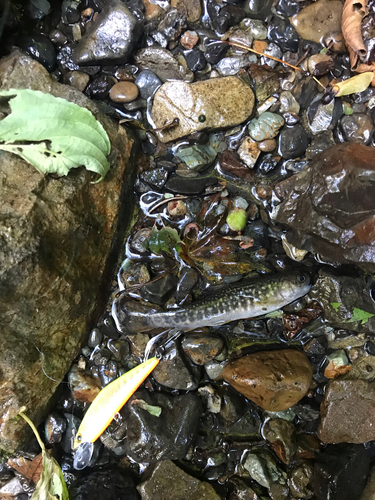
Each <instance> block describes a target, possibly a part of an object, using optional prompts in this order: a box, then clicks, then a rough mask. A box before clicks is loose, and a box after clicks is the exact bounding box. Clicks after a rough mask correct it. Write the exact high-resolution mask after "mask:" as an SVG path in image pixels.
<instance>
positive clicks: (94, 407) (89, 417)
mask: <svg viewBox="0 0 375 500" xmlns="http://www.w3.org/2000/svg"><path fill="white" fill-rule="evenodd" d="M158 363H159V359H157V358H155V357H154V358H150V359H148V360H147V361H145V362H144V363H141V364H140V365H138V366H136V367H135V368H133V369H132V370H130V371H128V372H127V373H124V375H122V376H121V377H119V378H117V379H116V380H114V381H113V382H111V383H110V384H108V385H107V386H106V387H104V388H103V389H102V390H101V391H100V392H99V394H98V395H97V396H96V398H95V399H94V401H93V402H92V403H91V405H90V407H89V409H88V410H87V412H86V414H85V416H84V418H83V420H82V422H81V425H80V426H79V429H78V433H77V435H76V438H75V441H74V445H73V450H76V449H77V448H78V446H79V445H80V444H82V443H93V442H94V441H96V440H97V439H98V437H99V436H101V435H102V434H103V432H104V431H105V430H106V428H107V427H108V426H109V424H110V423H111V422H112V419H113V416H114V415H115V414H116V413H117V412H118V411H120V410H121V408H122V407H123V406H124V404H125V403H126V402H127V400H128V399H129V398H130V396H132V394H134V392H135V391H136V390H137V389H138V387H139V386H140V385H141V384H142V382H144V380H145V379H146V378H147V377H148V376H149V375H150V373H151V372H152V370H153V369H154V368H155V367H156V366H157V364H158Z"/></svg>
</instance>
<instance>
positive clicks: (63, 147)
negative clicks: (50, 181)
mask: <svg viewBox="0 0 375 500" xmlns="http://www.w3.org/2000/svg"><path fill="white" fill-rule="evenodd" d="M1 97H3V98H7V99H9V106H10V109H11V113H10V114H9V115H8V116H6V117H5V118H4V119H3V120H1V121H0V149H2V150H3V151H8V152H10V153H14V154H16V155H18V156H21V157H22V158H23V159H24V160H26V161H28V162H29V163H31V164H32V165H33V166H34V167H35V168H36V169H37V170H39V171H40V172H41V173H44V174H48V173H57V174H59V175H67V174H68V173H69V170H70V169H72V168H77V167H79V166H81V165H84V166H85V167H86V168H87V169H88V170H91V171H92V172H96V173H97V174H99V175H100V179H102V178H103V177H104V176H105V174H106V173H107V172H108V170H109V162H108V160H107V156H108V155H109V153H110V151H111V144H110V141H109V138H108V135H107V132H106V131H105V130H104V128H103V126H102V125H101V124H100V123H99V122H98V121H97V120H96V118H95V117H94V115H93V114H92V113H91V112H90V111H89V110H88V109H86V108H82V107H80V106H78V105H77V104H74V103H72V102H69V101H67V100H65V99H61V98H59V97H54V96H52V95H50V94H45V93H43V92H40V91H38V90H29V89H10V90H2V91H0V98H1Z"/></svg>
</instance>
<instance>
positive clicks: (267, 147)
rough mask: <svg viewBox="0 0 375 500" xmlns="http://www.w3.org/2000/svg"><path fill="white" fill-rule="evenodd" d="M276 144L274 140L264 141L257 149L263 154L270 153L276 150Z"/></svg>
mask: <svg viewBox="0 0 375 500" xmlns="http://www.w3.org/2000/svg"><path fill="white" fill-rule="evenodd" d="M276 146H277V143H276V141H275V139H266V140H264V141H262V142H260V143H259V144H258V148H259V149H260V150H261V151H263V152H264V153H270V152H271V151H273V150H274V149H276Z"/></svg>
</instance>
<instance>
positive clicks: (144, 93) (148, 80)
mask: <svg viewBox="0 0 375 500" xmlns="http://www.w3.org/2000/svg"><path fill="white" fill-rule="evenodd" d="M134 83H135V84H136V85H137V87H138V88H139V93H140V94H141V97H142V99H148V98H149V97H152V96H153V95H154V94H155V92H156V91H157V90H158V88H159V87H160V86H161V80H160V79H159V78H158V77H157V76H156V75H155V73H153V72H152V71H150V70H149V69H145V70H143V71H141V72H140V73H139V75H138V76H137V78H136V80H135V82H134Z"/></svg>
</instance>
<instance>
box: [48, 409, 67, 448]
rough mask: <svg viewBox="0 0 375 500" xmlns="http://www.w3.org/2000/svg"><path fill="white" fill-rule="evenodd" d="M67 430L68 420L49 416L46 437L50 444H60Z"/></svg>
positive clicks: (54, 415) (53, 415)
mask: <svg viewBox="0 0 375 500" xmlns="http://www.w3.org/2000/svg"><path fill="white" fill-rule="evenodd" d="M65 430H66V420H65V419H64V418H62V417H60V416H59V415H57V414H52V415H48V417H47V420H46V423H45V426H44V436H45V438H46V440H47V443H48V444H55V443H60V441H61V439H62V435H63V433H64V432H65Z"/></svg>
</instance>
